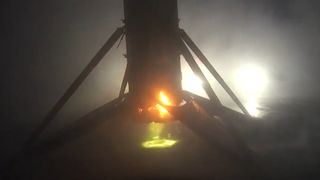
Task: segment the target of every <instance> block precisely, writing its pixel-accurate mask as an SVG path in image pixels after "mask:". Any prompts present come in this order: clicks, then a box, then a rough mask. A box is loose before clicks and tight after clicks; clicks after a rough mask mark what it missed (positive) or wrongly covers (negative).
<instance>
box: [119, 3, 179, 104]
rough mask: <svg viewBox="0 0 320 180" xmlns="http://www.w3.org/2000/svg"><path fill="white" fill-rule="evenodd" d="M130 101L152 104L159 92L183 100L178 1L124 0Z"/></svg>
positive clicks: (175, 99)
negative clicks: (178, 42) (178, 40)
mask: <svg viewBox="0 0 320 180" xmlns="http://www.w3.org/2000/svg"><path fill="white" fill-rule="evenodd" d="M124 17H125V19H124V23H125V33H126V44H127V61H128V66H127V68H128V69H127V73H128V84H129V91H130V97H129V98H130V100H132V101H134V103H137V104H138V105H139V106H141V107H147V106H149V105H150V102H149V101H150V99H155V98H156V96H158V94H159V92H160V91H165V92H166V93H168V94H170V96H171V97H173V98H174V101H176V102H180V97H181V95H180V93H181V89H182V87H181V79H182V76H181V69H180V52H179V48H178V44H177V38H178V33H179V19H178V8H177V1H176V0H139V1H132V0H124Z"/></svg>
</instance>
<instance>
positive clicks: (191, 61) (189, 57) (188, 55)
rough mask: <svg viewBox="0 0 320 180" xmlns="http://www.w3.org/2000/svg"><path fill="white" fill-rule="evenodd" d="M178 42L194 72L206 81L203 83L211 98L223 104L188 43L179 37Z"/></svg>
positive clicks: (214, 101)
mask: <svg viewBox="0 0 320 180" xmlns="http://www.w3.org/2000/svg"><path fill="white" fill-rule="evenodd" d="M177 39H178V43H179V46H180V50H181V52H182V55H183V57H184V58H185V60H186V61H187V63H188V64H189V66H190V67H191V69H192V71H193V73H195V74H196V75H197V76H199V78H200V79H201V81H202V82H203V83H204V84H203V89H204V90H205V91H206V93H207V95H208V96H209V98H210V100H211V101H212V102H213V103H214V104H217V105H221V102H220V100H219V99H218V97H217V95H216V94H215V93H214V91H213V89H212V87H211V86H210V83H209V81H208V80H207V79H206V77H205V75H204V74H203V72H202V71H201V69H200V67H199V66H198V64H197V62H196V61H195V60H194V58H193V56H192V54H191V52H190V51H189V49H188V47H187V46H186V44H185V43H184V42H183V40H182V39H181V38H180V37H178V38H177Z"/></svg>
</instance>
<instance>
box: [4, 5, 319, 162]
mask: <svg viewBox="0 0 320 180" xmlns="http://www.w3.org/2000/svg"><path fill="white" fill-rule="evenodd" d="M319 7H320V6H319V3H318V1H316V0H314V1H311V0H310V1H304V0H282V1H278V0H260V1H257V0H238V1H236V0H211V1H209V0H207V1H204V0H202V1H199V0H197V1H196V0H180V1H179V16H180V19H181V21H180V25H181V27H183V28H184V29H185V30H186V31H187V32H188V33H189V35H190V36H191V37H192V38H193V39H194V40H195V42H196V43H197V44H198V45H199V47H200V49H202V50H203V52H204V53H205V54H206V55H207V56H208V58H209V59H210V60H212V61H211V62H212V63H213V64H214V66H215V67H216V68H217V70H218V71H219V72H220V73H221V75H222V76H223V77H225V79H226V81H227V82H228V83H229V84H230V85H231V87H232V88H233V89H235V91H236V92H239V93H240V96H241V91H240V90H237V89H241V88H239V87H237V84H236V83H234V81H235V80H234V79H233V77H234V75H233V72H234V71H236V70H237V68H238V67H241V66H242V65H243V64H248V63H249V64H257V65H259V66H260V67H263V69H264V70H265V71H266V72H267V75H268V86H267V87H266V90H265V91H264V92H263V93H262V94H261V95H260V96H259V103H260V104H261V106H267V105H269V106H271V111H278V112H279V111H281V112H282V111H283V112H284V113H291V112H290V111H291V110H292V108H291V109H290V108H287V107H292V106H294V107H295V108H296V109H298V111H299V113H300V112H301V113H302V114H309V113H313V114H317V112H316V109H317V107H319V105H318V104H319V102H320V93H319V90H320V83H319V82H320V71H319V70H318V69H319V67H320V61H319V57H320V45H319V42H320V20H319V19H320V11H319ZM1 9H2V10H1V42H0V45H1V71H0V72H1V76H0V77H1V91H0V92H1V104H2V108H1V111H2V113H1V122H0V123H1V124H0V143H1V144H2V151H3V153H2V155H0V161H1V160H3V159H4V158H5V157H6V156H7V155H8V154H10V152H12V151H15V150H16V149H17V148H18V147H19V146H20V145H21V142H23V140H24V138H25V136H27V134H28V133H30V130H31V128H32V127H34V125H35V124H36V123H38V122H39V121H40V120H41V118H42V117H43V116H44V115H45V113H46V112H47V111H48V110H49V109H50V107H51V106H52V105H53V104H54V103H55V101H56V100H57V98H58V97H59V96H61V95H62V93H63V92H64V90H65V89H66V88H67V87H68V85H69V84H70V83H71V82H72V80H73V79H74V78H75V77H76V76H77V75H78V74H79V72H80V71H81V70H82V68H83V67H84V66H85V65H86V64H87V63H88V62H89V60H90V58H91V57H92V56H93V55H94V54H95V52H96V51H97V50H98V49H99V48H100V47H101V46H102V45H103V43H104V42H105V41H106V40H107V39H108V37H109V36H110V35H111V33H112V31H114V30H115V28H117V27H119V26H121V25H122V23H121V21H120V20H121V19H122V18H123V15H122V1H120V0H90V1H85V0H63V1H62V0H61V1H59V0H58V1H49V0H29V1H17V0H12V1H10V2H6V3H3V4H2V5H1ZM124 53H125V46H124V43H122V45H121V46H120V47H119V48H118V49H116V48H113V49H112V51H111V52H110V53H109V54H108V55H107V56H106V57H105V58H104V61H102V62H101V63H100V64H99V66H98V67H97V68H96V69H95V71H94V72H93V73H92V74H91V75H90V77H89V78H88V79H87V80H86V82H85V83H84V84H83V85H82V86H81V88H80V89H79V91H78V92H77V93H76V94H75V95H74V96H73V98H72V99H71V101H70V102H69V103H68V104H67V105H66V107H65V109H64V110H63V111H62V112H61V113H60V115H59V117H58V118H57V121H56V122H55V123H54V124H52V126H50V127H51V130H52V129H54V128H58V127H61V126H63V125H65V124H66V123H68V122H70V121H71V120H72V119H75V118H76V117H79V116H81V115H82V114H84V113H85V112H88V111H89V110H91V109H94V108H96V107H98V106H100V105H102V104H104V103H105V102H107V101H109V100H111V99H112V98H113V97H115V96H116V95H117V94H118V90H119V88H120V80H121V78H122V76H123V73H124V65H125V59H124V58H123V57H122V54H124ZM213 84H214V83H213ZM214 86H215V84H214ZM219 93H220V95H221V97H222V98H224V97H223V96H224V95H223V94H222V93H221V92H220V90H218V94H219ZM241 97H242V98H243V99H245V97H243V96H241ZM226 102H227V100H226ZM262 104H263V105H262ZM274 104H277V105H274ZM315 117H316V116H315ZM65 119H71V120H69V121H67V120H65ZM307 120H308V119H307Z"/></svg>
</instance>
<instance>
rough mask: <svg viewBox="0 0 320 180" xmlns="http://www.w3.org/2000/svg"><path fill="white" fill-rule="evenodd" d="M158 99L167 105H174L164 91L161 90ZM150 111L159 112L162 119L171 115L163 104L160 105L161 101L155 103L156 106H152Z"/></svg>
mask: <svg viewBox="0 0 320 180" xmlns="http://www.w3.org/2000/svg"><path fill="white" fill-rule="evenodd" d="M157 99H158V100H159V101H160V102H161V103H162V104H164V105H167V106H171V105H173V103H172V101H171V100H170V98H169V97H168V96H167V95H166V94H165V93H164V92H163V91H160V93H159V95H158V98H157ZM148 111H149V112H150V113H153V112H157V114H159V117H160V118H161V119H164V118H167V117H169V116H170V114H169V112H168V110H167V109H166V108H165V107H163V106H162V105H160V104H159V103H157V104H155V105H154V106H150V107H149V108H148Z"/></svg>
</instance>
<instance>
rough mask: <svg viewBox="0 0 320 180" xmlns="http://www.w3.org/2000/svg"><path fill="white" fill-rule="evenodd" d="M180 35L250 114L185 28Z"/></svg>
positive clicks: (231, 95) (225, 88) (232, 96)
mask: <svg viewBox="0 0 320 180" xmlns="http://www.w3.org/2000/svg"><path fill="white" fill-rule="evenodd" d="M180 35H181V37H182V39H183V40H184V42H186V44H187V45H188V46H189V47H190V49H191V50H192V51H193V52H194V53H195V55H197V57H198V58H199V60H200V61H201V62H202V63H203V64H204V65H205V66H206V68H207V69H208V70H209V71H210V73H211V74H212V75H213V77H214V78H216V80H217V81H218V82H219V84H220V85H221V86H222V88H223V89H224V90H225V91H226V92H227V93H228V95H229V96H230V97H231V99H232V100H233V101H234V102H235V103H236V104H237V105H238V106H239V108H240V109H241V111H242V112H243V113H244V114H246V115H248V116H250V114H249V112H248V111H247V109H246V108H245V107H244V105H243V104H242V103H241V101H240V100H239V98H238V97H237V96H236V95H235V93H234V92H233V91H232V90H231V88H230V87H229V86H228V85H227V83H226V82H225V81H224V80H223V78H222V77H221V76H220V74H219V73H218V72H217V70H216V69H215V68H214V67H213V66H212V65H211V63H210V62H209V60H208V59H207V58H206V57H205V55H204V54H203V53H202V52H201V50H200V49H199V48H198V47H197V45H196V44H195V43H194V42H193V41H192V39H191V38H190V37H189V36H188V34H187V33H186V32H185V31H184V30H183V29H180Z"/></svg>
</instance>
